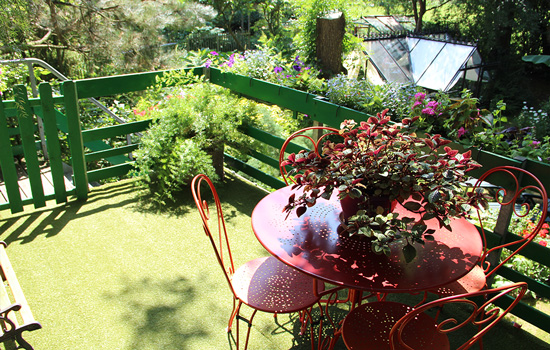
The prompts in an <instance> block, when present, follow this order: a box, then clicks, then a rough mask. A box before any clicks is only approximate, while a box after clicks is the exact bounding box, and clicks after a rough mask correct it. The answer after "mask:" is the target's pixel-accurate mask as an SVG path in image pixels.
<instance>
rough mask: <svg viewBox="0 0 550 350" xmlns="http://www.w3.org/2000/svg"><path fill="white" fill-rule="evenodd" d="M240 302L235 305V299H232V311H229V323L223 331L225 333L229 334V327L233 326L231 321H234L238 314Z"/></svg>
mask: <svg viewBox="0 0 550 350" xmlns="http://www.w3.org/2000/svg"><path fill="white" fill-rule="evenodd" d="M241 304H242V301H240V300H239V302H238V304H237V298H233V310H232V311H231V316H230V317H229V323H228V324H227V328H226V329H225V330H226V332H227V333H229V332H231V327H232V326H233V321H234V320H235V317H236V316H237V314H238V313H239V309H240V308H241Z"/></svg>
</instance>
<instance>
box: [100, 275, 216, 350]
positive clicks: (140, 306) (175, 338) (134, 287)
mask: <svg viewBox="0 0 550 350" xmlns="http://www.w3.org/2000/svg"><path fill="white" fill-rule="evenodd" d="M125 282H126V283H125V288H124V289H122V290H121V291H120V292H119V293H117V294H111V295H107V296H106V298H107V299H109V301H110V302H114V303H117V304H122V306H123V309H124V310H125V312H124V313H123V314H122V319H121V320H120V321H121V322H124V323H127V324H129V325H130V327H131V329H132V330H133V335H132V336H131V338H130V339H129V341H128V342H127V346H126V348H128V349H192V348H193V347H192V344H194V343H195V342H196V340H197V339H200V338H205V339H207V338H209V337H210V336H211V335H210V333H209V330H208V328H207V327H205V326H204V325H202V324H200V323H198V322H195V321H194V320H193V317H190V316H192V315H193V314H194V312H193V311H194V306H196V305H195V301H196V299H197V297H198V296H197V289H196V287H195V286H194V285H193V283H191V282H190V281H189V280H188V279H186V278H183V277H180V278H175V279H165V280H152V279H149V278H145V279H141V280H137V281H130V280H128V281H125Z"/></svg>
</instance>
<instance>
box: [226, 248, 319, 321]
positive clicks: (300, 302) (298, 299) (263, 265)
mask: <svg viewBox="0 0 550 350" xmlns="http://www.w3.org/2000/svg"><path fill="white" fill-rule="evenodd" d="M232 284H233V288H234V290H235V296H236V297H237V298H238V299H240V300H241V301H242V302H243V303H245V304H247V305H248V306H251V307H253V308H255V309H258V310H261V311H265V312H272V313H290V312H297V311H300V310H303V309H305V308H308V307H310V306H312V305H313V304H315V303H316V302H317V301H318V300H319V297H317V296H315V294H314V293H313V286H314V279H313V277H310V276H308V275H305V274H304V273H302V272H299V271H298V270H296V269H294V268H292V267H290V266H288V265H286V264H284V263H282V262H280V261H279V260H278V259H277V258H275V257H273V256H270V257H264V258H258V259H254V260H251V261H249V262H247V263H246V264H244V265H242V266H241V267H239V268H238V269H237V271H235V274H233V277H232ZM323 290H324V284H323V283H318V292H319V293H320V292H322V291H323Z"/></svg>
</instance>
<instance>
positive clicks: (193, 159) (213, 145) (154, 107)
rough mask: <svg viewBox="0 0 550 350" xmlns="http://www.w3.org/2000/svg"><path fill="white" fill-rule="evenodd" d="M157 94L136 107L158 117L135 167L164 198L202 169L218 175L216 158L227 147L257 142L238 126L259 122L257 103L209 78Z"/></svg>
mask: <svg viewBox="0 0 550 350" xmlns="http://www.w3.org/2000/svg"><path fill="white" fill-rule="evenodd" d="M164 79H172V78H171V77H165V78H164ZM159 84H160V85H162V82H159ZM157 94H158V97H159V98H160V99H159V100H158V102H156V103H154V104H152V103H150V102H149V101H151V99H149V98H145V99H144V100H143V101H142V102H141V103H140V104H138V106H137V108H136V109H135V112H134V113H135V114H136V115H138V116H139V117H140V118H143V119H152V120H153V125H152V126H151V128H150V129H149V130H148V131H147V133H146V135H145V136H144V137H143V138H142V139H141V147H140V149H139V150H138V151H137V152H136V158H137V160H136V166H137V168H138V172H139V174H140V175H143V176H144V182H145V183H146V184H147V185H148V186H149V187H150V189H151V192H152V193H153V194H154V196H155V200H156V201H157V202H159V203H164V202H166V201H167V200H170V201H172V200H174V195H175V194H176V193H177V192H178V191H181V190H182V189H183V188H184V186H186V185H188V184H189V181H190V180H191V179H192V178H193V176H195V175H196V174H198V173H204V174H207V175H208V176H209V177H210V178H212V179H219V177H220V173H219V171H218V172H217V171H216V168H215V166H214V164H213V159H212V157H213V155H214V154H216V152H218V153H219V152H220V151H221V152H223V151H224V146H226V145H227V146H231V147H232V150H231V151H229V152H239V153H241V154H242V155H244V154H246V151H247V149H248V146H249V145H250V144H251V142H252V141H250V140H249V138H247V136H246V135H244V134H243V133H241V132H240V131H239V130H238V129H239V126H241V125H243V124H245V123H254V120H255V119H256V118H257V117H258V111H257V109H256V106H255V103H254V102H252V101H250V100H247V99H244V98H239V97H237V96H236V95H234V94H232V93H231V92H230V91H229V90H227V89H224V88H221V87H218V86H215V85H213V84H210V83H207V82H204V81H195V82H193V83H191V84H185V85H184V84H181V85H178V86H176V87H174V88H172V89H170V90H169V93H167V92H166V91H164V90H160V89H159V90H157Z"/></svg>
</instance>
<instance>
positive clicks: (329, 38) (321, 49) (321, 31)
mask: <svg viewBox="0 0 550 350" xmlns="http://www.w3.org/2000/svg"><path fill="white" fill-rule="evenodd" d="M345 31H346V19H345V18H344V14H343V13H342V12H338V13H334V14H330V15H328V16H326V17H323V18H317V39H316V46H317V58H318V59H319V61H320V64H321V68H322V75H323V77H325V78H329V77H331V76H332V75H335V74H338V73H346V69H345V68H344V66H343V64H342V42H343V40H344V34H345Z"/></svg>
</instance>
